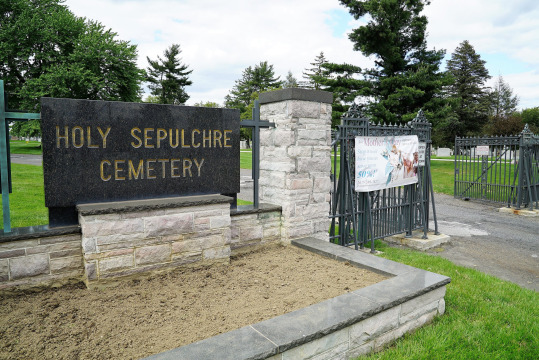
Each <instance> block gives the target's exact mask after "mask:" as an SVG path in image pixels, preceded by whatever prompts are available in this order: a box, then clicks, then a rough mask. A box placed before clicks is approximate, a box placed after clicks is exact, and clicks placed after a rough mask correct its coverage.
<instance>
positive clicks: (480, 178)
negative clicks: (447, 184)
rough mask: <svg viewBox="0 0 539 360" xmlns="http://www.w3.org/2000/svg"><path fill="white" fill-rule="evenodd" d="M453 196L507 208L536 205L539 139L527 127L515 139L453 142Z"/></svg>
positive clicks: (464, 139)
mask: <svg viewBox="0 0 539 360" xmlns="http://www.w3.org/2000/svg"><path fill="white" fill-rule="evenodd" d="M454 157H455V185H454V196H455V197H456V198H462V199H476V200H482V201H488V202H494V203H501V204H507V206H514V207H516V208H517V209H520V208H521V207H529V208H531V209H533V207H534V206H535V208H537V207H538V205H539V196H538V194H539V162H538V161H539V137H538V136H536V135H534V134H533V133H532V132H531V131H530V130H529V127H528V126H527V125H526V127H525V128H524V130H523V131H522V132H521V133H520V134H519V135H518V136H502V137H498V136H495V137H467V138H459V137H457V138H456V139H455V154H454Z"/></svg>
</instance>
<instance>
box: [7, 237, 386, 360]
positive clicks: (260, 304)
mask: <svg viewBox="0 0 539 360" xmlns="http://www.w3.org/2000/svg"><path fill="white" fill-rule="evenodd" d="M383 279H384V277H383V276H381V275H378V274H375V273H371V272H369V271H366V270H362V269H357V268H355V267H352V266H349V265H347V264H344V263H339V262H337V261H333V260H330V259H327V258H324V257H322V256H319V255H316V254H312V253H310V252H308V251H305V250H301V249H298V248H295V247H292V246H288V247H282V246H278V247H272V248H267V249H264V250H261V251H258V252H254V253H250V254H247V255H243V256H239V257H236V258H234V259H232V261H231V263H230V265H216V266H212V267H209V268H199V269H181V270H175V271H174V272H170V273H168V274H162V275H156V276H153V277H151V278H145V279H141V280H132V281H125V282H122V283H120V284H119V285H117V286H114V287H109V288H105V289H100V290H87V289H86V288H85V287H84V285H79V286H68V287H62V288H59V289H51V290H46V291H42V292H37V293H35V292H34V293H31V292H25V293H21V294H17V295H1V298H0V339H1V340H0V358H1V359H139V358H141V357H144V356H148V355H151V354H155V353H158V352H162V351H165V350H168V349H172V348H175V347H178V346H181V345H186V344H189V343H192V342H195V341H198V340H201V339H204V338H208V337H211V336H214V335H218V334H221V333H224V332H227V331H230V330H234V329H237V328H240V327H242V326H246V325H249V324H252V323H256V322H259V321H262V320H265V319H269V318H272V317H275V316H278V315H281V314H284V313H287V312H290V311H293V310H297V309H300V308H302V307H305V306H308V305H312V304H314V303H317V302H320V301H323V300H325V299H329V298H332V297H335V296H338V295H341V294H343V293H346V292H349V291H353V290H355V289H358V288H361V287H365V286H368V285H371V284H374V283H376V282H379V281H382V280H383Z"/></svg>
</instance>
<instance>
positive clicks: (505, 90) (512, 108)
mask: <svg viewBox="0 0 539 360" xmlns="http://www.w3.org/2000/svg"><path fill="white" fill-rule="evenodd" d="M490 99H491V116H494V117H505V116H510V115H512V114H513V113H515V112H516V111H517V106H518V103H519V98H518V96H517V95H513V89H511V87H510V86H509V84H507V83H506V82H505V81H504V80H503V77H502V76H501V75H500V76H498V79H497V80H496V83H495V84H494V88H493V90H492V92H491V93H490Z"/></svg>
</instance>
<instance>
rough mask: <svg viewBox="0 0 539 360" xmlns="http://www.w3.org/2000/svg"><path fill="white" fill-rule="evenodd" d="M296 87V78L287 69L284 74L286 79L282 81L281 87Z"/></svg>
mask: <svg viewBox="0 0 539 360" xmlns="http://www.w3.org/2000/svg"><path fill="white" fill-rule="evenodd" d="M297 87H298V80H297V79H296V78H295V77H294V75H292V72H291V71H288V74H287V75H286V79H285V80H284V83H283V89H288V88H297Z"/></svg>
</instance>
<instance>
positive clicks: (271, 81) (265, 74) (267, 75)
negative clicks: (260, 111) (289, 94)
mask: <svg viewBox="0 0 539 360" xmlns="http://www.w3.org/2000/svg"><path fill="white" fill-rule="evenodd" d="M282 85H283V82H282V81H280V80H279V76H278V77H275V72H274V70H273V65H268V62H267V61H262V62H260V63H259V64H258V65H255V67H254V68H252V67H251V66H249V67H248V68H246V69H245V70H243V73H242V77H241V79H239V80H236V84H235V85H234V87H233V88H232V90H230V92H229V94H228V95H227V96H226V97H225V107H227V108H231V109H239V110H240V112H241V113H245V112H246V111H247V107H248V106H249V103H251V102H252V101H254V100H253V99H252V95H253V94H254V93H257V94H258V93H260V92H262V91H268V90H271V89H277V88H280V87H281V86H282ZM246 116H249V118H250V116H251V114H250V113H248V114H246Z"/></svg>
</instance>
